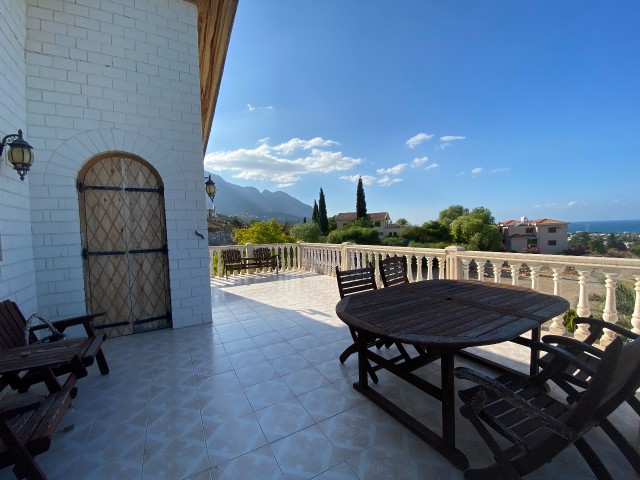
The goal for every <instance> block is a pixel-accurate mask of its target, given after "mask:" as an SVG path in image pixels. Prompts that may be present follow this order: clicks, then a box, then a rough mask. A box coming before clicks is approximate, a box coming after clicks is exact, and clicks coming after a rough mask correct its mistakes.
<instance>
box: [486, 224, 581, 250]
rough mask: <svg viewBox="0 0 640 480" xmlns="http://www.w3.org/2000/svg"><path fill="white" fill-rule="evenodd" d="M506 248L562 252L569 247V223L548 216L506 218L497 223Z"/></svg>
mask: <svg viewBox="0 0 640 480" xmlns="http://www.w3.org/2000/svg"><path fill="white" fill-rule="evenodd" d="M498 226H499V227H500V230H501V231H502V236H503V242H504V245H505V248H506V249H507V250H511V251H515V252H530V253H531V252H535V253H548V254H554V253H562V252H564V251H566V250H567V249H568V248H569V229H568V227H569V223H568V222H563V221H561V220H553V219H550V218H539V219H536V220H529V219H528V218H527V217H522V218H521V219H520V220H508V221H506V222H501V223H499V224H498Z"/></svg>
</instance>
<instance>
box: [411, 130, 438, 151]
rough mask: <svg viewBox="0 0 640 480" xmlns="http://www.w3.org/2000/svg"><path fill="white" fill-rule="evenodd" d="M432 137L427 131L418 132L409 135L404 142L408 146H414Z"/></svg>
mask: <svg viewBox="0 0 640 480" xmlns="http://www.w3.org/2000/svg"><path fill="white" fill-rule="evenodd" d="M432 138H433V135H430V134H428V133H418V134H416V135H414V136H413V137H411V138H410V139H409V140H407V141H406V142H405V143H406V145H407V147H409V148H416V147H417V146H418V145H420V144H421V143H422V142H424V141H426V140H431V139H432Z"/></svg>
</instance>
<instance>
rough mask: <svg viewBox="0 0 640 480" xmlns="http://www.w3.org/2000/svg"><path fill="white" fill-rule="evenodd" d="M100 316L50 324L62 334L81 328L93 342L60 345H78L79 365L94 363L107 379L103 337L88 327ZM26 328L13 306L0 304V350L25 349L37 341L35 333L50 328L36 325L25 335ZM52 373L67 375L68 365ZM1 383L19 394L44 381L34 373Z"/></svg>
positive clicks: (22, 316) (10, 303) (24, 320)
mask: <svg viewBox="0 0 640 480" xmlns="http://www.w3.org/2000/svg"><path fill="white" fill-rule="evenodd" d="M101 315H103V313H97V314H90V315H81V316H79V317H74V318H68V319H63V320H57V321H53V322H51V324H52V325H53V327H54V328H55V329H56V330H57V331H58V332H61V333H64V331H65V330H66V329H67V328H69V327H71V326H75V325H82V326H83V327H84V329H85V333H86V334H87V337H88V338H90V339H92V341H91V342H86V339H84V338H80V339H70V340H59V341H64V342H73V343H74V344H77V346H78V348H82V351H80V352H79V355H80V358H81V360H82V363H83V364H84V365H85V366H90V365H92V364H93V362H94V359H95V360H96V361H97V363H98V367H99V369H100V373H101V374H102V375H106V374H108V373H109V365H108V363H107V359H106V357H105V355H104V352H103V351H102V343H103V342H104V340H105V338H106V337H105V335H96V334H95V332H94V330H93V325H92V323H91V321H92V320H93V319H94V318H96V317H98V316H101ZM26 328H27V320H26V318H25V317H24V315H23V314H22V312H21V311H20V308H19V307H18V305H17V304H16V303H15V302H13V301H11V300H4V301H3V302H2V303H0V349H5V350H6V349H12V348H16V347H24V346H27V345H28V344H29V343H32V342H35V341H37V340H38V337H37V334H36V332H40V331H41V330H43V329H47V328H49V327H48V326H47V325H41V324H40V325H35V326H33V327H31V328H30V329H29V331H28V332H26V334H25V330H26ZM27 340H28V341H27ZM53 371H54V373H55V374H56V375H58V376H60V375H66V374H68V373H70V367H69V365H60V366H59V367H56V368H55V369H53ZM2 380H3V382H5V385H6V384H9V385H10V386H11V387H12V388H14V389H18V391H21V392H24V391H27V390H28V389H29V387H30V386H31V385H33V384H36V383H40V382H42V381H44V380H43V378H41V376H40V375H39V374H38V373H36V372H27V374H26V375H24V376H18V375H11V376H7V378H3V379H2Z"/></svg>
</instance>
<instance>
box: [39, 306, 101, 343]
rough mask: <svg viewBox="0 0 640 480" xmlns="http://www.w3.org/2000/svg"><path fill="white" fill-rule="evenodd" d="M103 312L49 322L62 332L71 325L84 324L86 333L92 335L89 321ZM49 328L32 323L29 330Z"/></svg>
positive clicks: (91, 325)
mask: <svg viewBox="0 0 640 480" xmlns="http://www.w3.org/2000/svg"><path fill="white" fill-rule="evenodd" d="M104 314H105V312H100V313H90V314H88V315H79V316H77V317H71V318H63V319H61V320H55V321H52V322H51V324H52V325H53V326H54V327H55V328H57V329H58V330H59V331H60V332H64V331H65V329H66V328H68V327H73V326H75V325H82V326H84V329H85V331H86V332H87V335H88V336H90V337H93V336H94V335H95V333H94V331H93V324H92V323H91V322H92V321H93V319H94V318H97V317H101V316H103V315H104ZM47 328H49V327H48V326H47V325H45V324H39V325H34V326H33V327H31V329H30V331H31V332H35V331H36V330H42V329H47Z"/></svg>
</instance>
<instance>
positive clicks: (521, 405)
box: [453, 367, 576, 444]
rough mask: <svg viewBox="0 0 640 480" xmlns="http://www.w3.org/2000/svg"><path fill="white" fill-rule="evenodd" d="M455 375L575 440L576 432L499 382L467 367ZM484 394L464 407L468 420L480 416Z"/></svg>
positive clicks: (514, 435) (511, 437)
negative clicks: (470, 417) (475, 384)
mask: <svg viewBox="0 0 640 480" xmlns="http://www.w3.org/2000/svg"><path fill="white" fill-rule="evenodd" d="M453 374H454V375H455V376H456V378H460V379H464V380H471V381H472V382H474V383H477V384H478V385H480V386H482V387H484V388H486V389H487V390H489V391H491V392H492V393H494V394H495V395H496V396H498V397H499V398H501V399H502V400H504V401H506V402H508V403H509V404H510V405H511V406H512V407H514V408H515V409H517V410H519V411H521V412H522V413H523V414H524V415H526V416H527V417H529V418H534V419H535V420H537V421H539V422H540V423H541V424H542V425H543V426H544V427H546V428H548V429H549V430H551V431H552V432H553V433H555V434H556V435H559V436H561V437H563V438H565V439H567V440H575V438H576V432H574V431H573V430H572V429H571V428H569V427H567V426H566V425H565V424H564V423H562V422H560V421H558V420H556V419H555V418H554V417H552V416H551V415H549V414H547V413H545V412H543V411H541V410H540V409H538V408H536V407H535V406H533V405H532V404H530V403H529V402H527V401H526V400H525V399H524V398H522V397H521V396H520V395H517V394H516V393H514V392H512V391H511V390H509V389H508V388H507V387H505V386H504V385H502V384H501V383H499V382H497V381H496V380H495V379H493V378H491V377H488V376H486V375H484V374H483V373H480V372H478V371H477V370H473V369H471V368H466V367H458V368H455V369H454V370H453ZM481 392H482V391H481ZM482 393H483V394H484V395H480V397H479V398H478V400H476V399H475V398H476V397H474V400H473V401H472V402H471V403H469V404H468V405H469V406H471V408H466V409H465V408H464V407H465V406H466V405H465V406H463V407H461V408H460V413H462V415H464V416H465V417H467V418H469V415H473V416H478V413H479V412H480V411H481V410H482V408H483V407H484V403H485V401H486V400H483V399H482V397H483V396H484V398H485V399H486V393H484V392H482ZM476 396H477V395H476ZM504 428H505V429H506V431H508V432H509V435H508V436H509V438H510V439H516V441H515V443H518V444H523V443H522V442H524V440H522V439H521V437H520V436H519V435H518V434H516V433H515V432H513V431H512V430H511V429H509V428H507V427H504Z"/></svg>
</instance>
